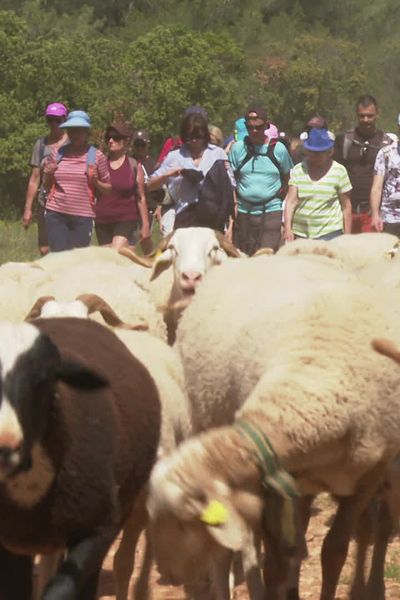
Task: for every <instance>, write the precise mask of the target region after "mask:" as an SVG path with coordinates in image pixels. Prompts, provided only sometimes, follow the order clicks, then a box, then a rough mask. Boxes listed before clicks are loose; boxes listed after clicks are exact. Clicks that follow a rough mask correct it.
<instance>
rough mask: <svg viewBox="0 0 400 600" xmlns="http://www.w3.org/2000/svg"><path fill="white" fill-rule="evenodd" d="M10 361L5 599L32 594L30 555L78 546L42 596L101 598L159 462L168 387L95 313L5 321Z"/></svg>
mask: <svg viewBox="0 0 400 600" xmlns="http://www.w3.org/2000/svg"><path fill="white" fill-rule="evenodd" d="M0 368H1V398H0V544H1V546H2V547H1V551H0V597H1V599H2V600H3V599H4V600H10V599H11V598H16V597H18V599H19V600H25V599H26V600H28V599H30V598H31V593H32V590H31V571H32V558H31V557H33V555H34V554H36V553H41V554H46V553H47V552H51V551H54V550H56V549H58V548H67V554H66V558H65V560H64V561H63V562H62V564H61V566H60V568H59V570H58V573H57V575H56V576H55V578H53V579H52V580H51V581H50V583H49V585H48V586H47V588H46V590H45V592H44V595H43V598H44V599H45V600H53V599H54V600H55V599H57V600H62V599H64V600H67V599H69V600H70V599H71V598H76V599H79V600H92V599H94V598H95V597H96V590H97V583H98V576H99V572H100V569H101V565H102V562H103V559H104V557H105V555H106V553H107V551H108V549H109V547H110V545H111V543H112V541H113V540H114V538H115V536H116V535H117V533H118V531H119V530H120V528H121V527H122V525H123V523H124V521H125V519H126V518H127V517H128V515H129V514H130V512H131V509H132V506H133V504H134V502H135V500H136V498H137V497H138V495H139V493H140V492H141V490H142V489H143V488H144V486H145V484H146V482H147V479H148V477H149V473H150V470H151V467H152V465H153V463H154V461H155V459H156V453H157V447H158V441H159V430H160V404H159V397H158V392H157V389H156V387H155V384H154V382H153V380H152V378H151V376H150V375H149V373H148V371H147V370H146V369H145V368H144V367H143V365H142V364H141V363H139V361H138V360H136V359H135V358H134V357H133V356H132V354H131V353H130V352H129V351H128V350H127V348H126V347H125V346H124V345H123V344H122V342H120V341H119V340H118V339H117V338H116V336H114V334H113V333H112V332H111V331H108V330H107V329H106V328H104V327H102V326H101V325H99V324H97V323H95V322H92V321H89V320H86V319H85V320H81V319H76V318H66V319H44V320H38V321H36V322H35V325H32V324H28V323H24V324H19V325H16V324H10V323H1V324H0ZM16 591H18V595H17V596H16Z"/></svg>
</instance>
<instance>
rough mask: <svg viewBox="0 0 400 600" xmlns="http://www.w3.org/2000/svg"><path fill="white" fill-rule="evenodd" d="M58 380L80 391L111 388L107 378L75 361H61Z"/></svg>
mask: <svg viewBox="0 0 400 600" xmlns="http://www.w3.org/2000/svg"><path fill="white" fill-rule="evenodd" d="M57 379H59V380H60V381H63V382H64V383H66V384H67V385H69V386H71V387H74V388H77V389H80V390H98V389H101V388H105V387H108V386H109V382H108V381H107V379H106V378H105V377H103V376H102V375H100V374H99V373H96V372H95V371H92V370H91V369H89V368H87V367H85V366H84V365H81V364H80V363H77V362H75V361H71V360H66V359H63V360H61V364H60V366H59V367H58V369H57Z"/></svg>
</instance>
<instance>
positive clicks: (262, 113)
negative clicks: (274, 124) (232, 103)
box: [245, 104, 268, 121]
mask: <svg viewBox="0 0 400 600" xmlns="http://www.w3.org/2000/svg"><path fill="white" fill-rule="evenodd" d="M250 115H252V116H251V117H250ZM245 118H246V120H247V119H257V118H258V119H262V120H263V121H268V113H267V111H266V110H265V108H263V107H262V106H257V105H253V104H251V105H250V106H249V107H248V109H247V110H246V116H245Z"/></svg>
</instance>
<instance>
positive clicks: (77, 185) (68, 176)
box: [46, 150, 110, 217]
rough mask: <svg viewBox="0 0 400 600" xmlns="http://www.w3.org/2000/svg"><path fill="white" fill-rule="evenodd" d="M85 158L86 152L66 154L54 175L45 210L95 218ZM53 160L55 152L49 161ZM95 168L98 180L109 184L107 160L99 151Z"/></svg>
mask: <svg viewBox="0 0 400 600" xmlns="http://www.w3.org/2000/svg"><path fill="white" fill-rule="evenodd" d="M86 156H87V153H86V152H85V154H82V155H80V156H78V155H70V154H68V155H65V156H63V158H62V159H61V160H60V162H59V163H58V166H57V169H56V171H55V173H54V180H55V188H54V189H53V191H52V192H51V193H50V194H49V197H48V200H47V202H46V208H47V209H49V210H54V211H55V212H59V213H63V214H67V215H74V216H77V217H95V210H94V209H95V207H94V206H92V204H91V203H90V200H89V192H88V178H87V174H86V172H87V164H86ZM55 159H56V152H54V153H53V154H52V156H51V158H50V160H55ZM96 166H97V173H98V179H99V180H100V181H103V182H105V183H109V182H110V173H109V170H108V164H107V158H106V156H105V155H104V154H103V153H102V152H101V151H100V150H97V152H96Z"/></svg>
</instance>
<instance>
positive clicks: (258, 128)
mask: <svg viewBox="0 0 400 600" xmlns="http://www.w3.org/2000/svg"><path fill="white" fill-rule="evenodd" d="M246 127H247V129H248V130H249V131H263V130H264V129H266V127H267V126H266V124H265V123H263V124H262V125H250V123H246Z"/></svg>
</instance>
